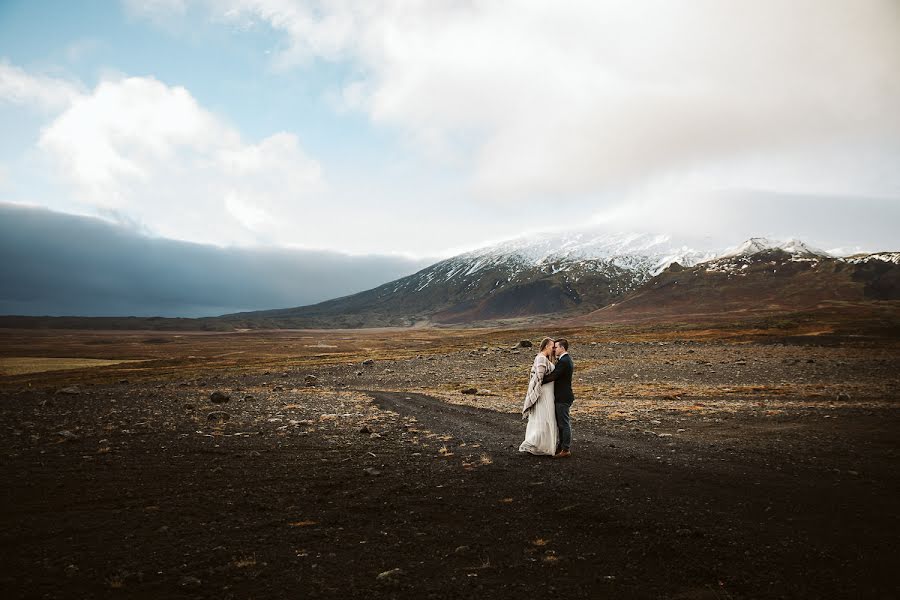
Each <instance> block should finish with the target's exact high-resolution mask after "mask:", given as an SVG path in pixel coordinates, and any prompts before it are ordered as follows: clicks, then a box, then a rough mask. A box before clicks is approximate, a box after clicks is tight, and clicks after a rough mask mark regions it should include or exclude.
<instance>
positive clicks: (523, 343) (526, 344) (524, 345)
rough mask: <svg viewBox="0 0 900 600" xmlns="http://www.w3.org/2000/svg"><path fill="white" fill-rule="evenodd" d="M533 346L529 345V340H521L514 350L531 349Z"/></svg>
mask: <svg viewBox="0 0 900 600" xmlns="http://www.w3.org/2000/svg"><path fill="white" fill-rule="evenodd" d="M532 346H534V344H532V343H531V340H522V341H521V342H519V343H518V344H516V348H531V347H532Z"/></svg>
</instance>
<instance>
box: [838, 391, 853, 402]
mask: <svg viewBox="0 0 900 600" xmlns="http://www.w3.org/2000/svg"><path fill="white" fill-rule="evenodd" d="M835 399H836V400H837V401H838V402H849V401H850V394H848V393H847V392H838V395H837V397H836V398H835Z"/></svg>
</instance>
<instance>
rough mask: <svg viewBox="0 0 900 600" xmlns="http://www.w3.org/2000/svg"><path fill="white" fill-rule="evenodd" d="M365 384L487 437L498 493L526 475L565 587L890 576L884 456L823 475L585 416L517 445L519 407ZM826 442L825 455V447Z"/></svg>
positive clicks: (891, 525)
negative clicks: (564, 449) (569, 453)
mask: <svg viewBox="0 0 900 600" xmlns="http://www.w3.org/2000/svg"><path fill="white" fill-rule="evenodd" d="M369 393H370V394H371V395H372V396H373V397H374V398H375V399H376V402H377V403H378V405H379V406H380V407H381V408H383V409H386V410H391V411H394V412H397V413H400V414H401V415H405V416H412V417H415V418H416V419H417V421H418V422H419V423H420V424H421V425H422V426H424V427H426V428H428V429H430V430H433V431H437V432H442V433H446V434H449V435H452V436H454V437H455V438H456V439H457V440H458V441H461V442H468V443H471V442H473V441H474V442H477V443H480V444H481V445H482V446H483V447H484V448H485V449H487V450H489V451H490V452H491V455H492V456H493V457H494V458H493V461H494V467H495V468H494V473H493V474H492V476H491V482H492V486H493V488H494V489H495V490H496V491H497V493H499V494H509V495H515V494H516V493H521V492H522V491H525V490H529V488H530V490H529V493H528V502H527V506H525V507H523V510H524V511H526V512H527V513H530V514H532V515H533V516H534V520H533V523H534V524H535V525H537V524H540V525H542V526H543V527H544V528H545V529H546V530H547V531H555V532H558V534H557V536H555V540H554V541H555V544H557V547H560V546H562V547H563V548H564V549H563V550H560V551H559V552H560V554H561V555H563V556H565V557H566V558H567V562H568V564H567V565H566V569H562V570H564V571H566V572H567V576H572V577H575V578H576V579H575V580H573V581H570V582H567V583H566V584H564V585H565V586H566V587H567V588H568V589H569V590H570V592H571V591H574V590H578V589H585V588H583V587H582V588H579V587H578V586H579V585H580V586H589V587H590V586H593V585H595V584H597V583H598V582H605V583H607V584H611V583H612V582H616V581H618V582H619V583H620V584H625V585H624V586H621V585H620V586H619V587H617V591H616V592H615V594H614V595H618V594H625V593H630V592H638V590H640V592H639V593H638V594H637V595H639V596H640V595H642V594H643V593H646V592H650V591H651V590H652V594H649V595H648V597H650V596H652V595H653V594H659V597H673V598H736V597H747V598H761V597H817V598H826V597H828V598H830V597H834V598H839V597H851V596H854V597H881V596H882V594H883V593H884V592H885V591H886V590H890V589H892V587H894V584H893V583H891V580H892V575H891V571H892V569H893V567H892V566H891V561H892V560H893V558H896V553H895V552H891V551H889V550H888V549H889V548H891V547H892V546H893V543H894V542H893V541H892V539H891V538H892V537H893V536H894V535H895V534H896V533H897V532H898V519H897V517H896V515H895V514H894V513H895V511H894V510H893V508H892V506H893V503H894V499H895V497H896V496H895V493H896V485H895V483H894V482H893V480H892V479H893V478H892V477H891V475H890V467H889V465H884V464H883V465H881V466H882V468H886V470H885V471H883V472H881V473H871V472H870V473H868V474H867V475H868V477H867V478H864V479H860V478H859V477H858V476H857V475H853V474H850V475H849V476H848V475H847V474H846V473H845V474H844V475H843V476H840V475H839V474H837V473H835V472H834V471H835V470H831V469H829V471H830V472H829V473H828V474H827V475H825V476H823V473H822V471H823V469H822V468H820V467H818V466H812V467H810V466H804V465H797V464H792V463H791V462H790V460H789V457H787V456H782V457H779V456H777V455H776V456H772V454H771V452H768V451H766V450H765V449H761V450H760V451H757V452H754V451H753V449H752V448H744V449H743V451H735V449H734V448H729V451H726V452H723V451H722V450H721V449H713V450H710V449H709V448H708V447H704V446H705V444H698V443H696V442H693V443H692V442H691V441H681V440H679V442H677V443H675V442H671V441H669V440H668V439H664V438H654V437H647V436H634V435H622V434H610V433H609V432H608V431H604V430H603V428H602V427H600V426H598V425H597V424H596V423H592V422H590V421H589V420H588V421H582V422H576V424H575V426H574V428H575V436H574V451H575V456H574V457H573V458H572V459H571V460H553V459H549V458H543V457H532V456H529V455H524V454H521V453H519V452H517V447H518V444H519V442H520V441H521V437H522V434H523V431H524V424H523V423H522V422H521V421H520V420H519V418H518V416H517V415H510V414H507V413H498V412H495V411H491V410H484V409H478V408H473V407H469V406H460V405H453V404H448V403H445V402H442V401H441V400H439V399H435V398H431V397H428V396H425V395H421V394H404V393H391V392H369ZM673 446H674V448H673ZM818 450H820V453H819V454H820V456H821V457H822V458H823V459H824V460H826V461H827V460H828V458H829V457H828V455H829V449H828V448H820V449H818ZM779 458H781V459H782V460H779ZM501 490H505V491H501ZM884 552H886V554H884ZM550 556H551V557H552V556H553V555H550ZM573 557H574V560H572V558H573ZM891 557H893V558H891ZM601 565H602V566H601ZM799 565H803V567H802V569H801V568H799ZM578 578H582V579H581V581H580V583H576V581H578ZM570 584H574V587H569V585H570ZM628 584H631V585H634V586H635V587H631V585H628ZM560 585H563V584H562V582H560ZM593 589H596V588H593ZM894 591H896V589H894ZM889 595H891V594H889Z"/></svg>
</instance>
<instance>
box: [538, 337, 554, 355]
mask: <svg viewBox="0 0 900 600" xmlns="http://www.w3.org/2000/svg"><path fill="white" fill-rule="evenodd" d="M552 343H553V338H548V337H545V338H544V339H542V340H541V352H543V351H544V348H546V347H547V344H552Z"/></svg>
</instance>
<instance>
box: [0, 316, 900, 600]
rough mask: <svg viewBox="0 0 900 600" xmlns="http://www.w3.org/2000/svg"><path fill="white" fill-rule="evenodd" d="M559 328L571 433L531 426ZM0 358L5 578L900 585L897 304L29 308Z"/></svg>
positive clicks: (692, 593) (669, 591) (683, 594)
mask: <svg viewBox="0 0 900 600" xmlns="http://www.w3.org/2000/svg"><path fill="white" fill-rule="evenodd" d="M545 333H546V334H550V335H559V334H564V335H566V336H567V337H568V339H569V340H570V342H571V343H572V349H571V353H572V355H573V357H574V360H575V364H576V373H575V385H574V388H575V394H576V402H575V405H574V407H573V419H574V423H573V428H574V444H573V451H574V454H573V457H572V458H570V459H563V460H553V459H550V458H545V457H532V456H528V455H522V454H520V453H519V452H518V451H517V449H518V444H519V442H520V441H521V439H522V435H523V432H524V427H525V425H524V422H523V421H522V420H521V417H520V414H519V411H520V405H521V399H522V395H523V393H524V388H525V386H526V383H527V378H528V373H529V368H530V365H531V362H532V359H533V356H534V350H535V349H534V348H529V347H522V346H521V345H520V344H519V342H520V341H522V340H528V341H530V342H533V343H535V344H536V343H537V342H538V340H539V339H540V337H541V336H542V335H544V334H545ZM49 359H53V360H49ZM84 359H90V360H92V361H93V360H100V361H134V362H119V363H117V364H109V363H97V364H96V365H95V364H94V363H83V362H79V361H82V360H84ZM60 361H70V362H62V363H61V362H60ZM0 362H2V363H3V364H19V365H26V366H28V367H29V368H27V369H25V371H28V372H24V371H22V370H20V371H16V372H9V371H6V372H5V373H7V374H4V375H2V376H0V407H2V423H3V426H2V428H0V436H2V445H3V448H4V454H5V456H4V461H3V467H2V471H0V477H2V484H3V485H2V488H3V490H4V491H3V497H2V498H3V500H2V502H3V507H2V515H0V518H2V522H0V547H2V549H3V561H2V565H3V566H2V572H0V586H2V587H3V588H4V589H5V590H7V591H8V593H7V594H6V595H5V596H6V597H23V598H87V597H122V598H125V597H128V598H134V597H147V598H151V597H152V598H161V597H207V598H253V597H259V598H263V597H265V598H296V597H301V598H303V597H308V598H316V597H322V598H326V597H335V598H337V597H342V598H343V597H379V598H381V597H384V598H394V597H396V598H413V597H415V598H465V597H522V596H525V595H531V594H535V593H537V594H552V595H554V596H556V595H558V596H560V597H571V598H580V597H591V598H600V597H608V598H672V599H706V598H728V599H737V598H747V599H751V598H849V597H855V598H890V597H897V596H898V593H900V590H898V584H897V578H896V564H897V562H898V558H900V554H898V549H897V539H898V534H900V522H898V521H900V518H898V511H897V510H896V499H897V497H898V492H900V477H898V475H897V468H896V467H897V455H898V450H900V443H898V442H900V440H898V433H897V432H898V431H900V428H898V426H900V411H898V389H900V385H898V384H900V340H898V339H897V337H896V336H895V335H893V334H892V333H888V334H885V335H879V334H878V332H877V331H874V332H873V331H867V332H866V335H853V334H851V333H846V332H843V333H841V332H839V333H835V332H834V330H833V329H828V328H825V330H823V329H822V328H817V327H812V326H810V327H806V328H802V327H801V328H794V329H791V328H760V327H758V326H746V327H738V326H732V325H729V326H725V325H715V326H707V327H700V326H697V327H674V326H665V327H663V326H651V325H647V324H644V325H641V326H639V327H637V326H627V325H616V326H606V327H603V326H597V327H582V328H573V329H569V330H564V331H557V330H552V328H551V329H548V330H547V331H542V330H540V329H537V328H534V327H528V328H518V329H431V328H420V329H379V330H322V331H309V330H306V331H246V332H233V333H191V332H164V331H152V332H150V331H117V332H104V331H77V330H14V329H6V330H0ZM41 365H44V366H45V367H50V368H53V370H43V371H42V370H39V369H40V368H41ZM61 366H63V367H71V368H59V367H61ZM214 392H221V395H218V394H216V395H214ZM463 392H466V393H463ZM226 397H227V399H226ZM214 400H216V401H214Z"/></svg>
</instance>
